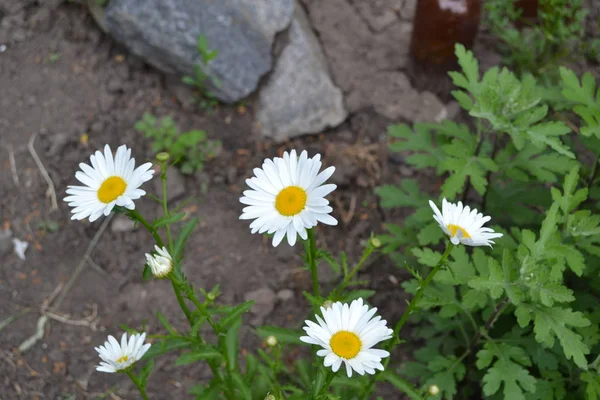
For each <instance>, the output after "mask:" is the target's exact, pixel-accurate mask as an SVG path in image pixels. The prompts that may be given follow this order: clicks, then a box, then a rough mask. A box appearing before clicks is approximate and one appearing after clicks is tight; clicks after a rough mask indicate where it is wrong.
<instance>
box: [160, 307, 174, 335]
mask: <svg viewBox="0 0 600 400" xmlns="http://www.w3.org/2000/svg"><path fill="white" fill-rule="evenodd" d="M156 318H158V320H159V321H160V323H161V324H162V325H163V326H164V327H165V329H166V330H167V331H169V333H170V334H171V335H173V336H177V335H178V333H177V331H176V330H175V328H173V325H171V324H170V323H169V321H167V318H166V317H165V316H164V315H162V314H161V313H160V312H159V311H157V312H156Z"/></svg>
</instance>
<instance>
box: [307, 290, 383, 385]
mask: <svg viewBox="0 0 600 400" xmlns="http://www.w3.org/2000/svg"><path fill="white" fill-rule="evenodd" d="M376 311H377V308H371V309H370V310H369V306H367V305H365V304H363V299H358V300H354V301H353V302H352V303H351V304H350V306H348V304H342V303H340V302H336V303H333V304H332V305H331V307H329V308H327V309H326V308H324V307H321V313H322V314H323V318H321V317H319V316H318V315H315V318H316V319H317V322H318V323H319V324H315V323H314V322H313V321H309V320H307V321H305V322H306V325H307V326H305V327H304V331H305V332H306V334H307V335H308V336H302V337H301V338H300V340H302V341H303V342H306V343H310V344H316V345H318V346H321V347H323V349H321V350H319V351H317V355H318V356H320V357H325V359H324V361H323V363H324V365H325V366H326V367H331V369H332V370H333V372H337V370H338V369H340V366H341V365H342V362H343V363H344V364H345V365H346V374H347V375H348V377H352V371H353V370H354V371H356V372H357V373H358V374H360V375H364V374H365V372H366V373H368V374H374V373H375V370H376V369H378V370H380V371H383V365H382V364H381V360H382V359H383V358H385V357H389V355H390V353H388V352H387V351H385V350H379V349H373V348H372V347H373V346H375V345H376V344H377V343H379V342H381V341H382V340H387V339H389V338H391V337H392V334H393V331H392V330H391V329H389V328H388V327H387V322H386V321H385V320H382V319H381V317H380V316H377V317H375V318H373V316H374V315H375V312H376Z"/></svg>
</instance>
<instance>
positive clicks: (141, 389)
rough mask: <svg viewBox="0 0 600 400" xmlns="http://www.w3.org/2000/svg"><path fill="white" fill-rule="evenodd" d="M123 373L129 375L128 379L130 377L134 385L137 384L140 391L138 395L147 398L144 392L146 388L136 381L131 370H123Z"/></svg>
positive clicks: (145, 399)
mask: <svg viewBox="0 0 600 400" xmlns="http://www.w3.org/2000/svg"><path fill="white" fill-rule="evenodd" d="M125 373H126V374H127V376H128V377H129V379H131V381H132V382H133V383H134V384H135V386H137V388H138V390H139V391H140V395H142V399H144V400H149V399H148V395H147V394H146V389H144V386H143V385H142V383H141V382H140V381H138V379H137V377H136V376H135V374H134V373H133V372H131V371H130V370H125Z"/></svg>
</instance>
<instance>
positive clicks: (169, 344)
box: [142, 337, 190, 360]
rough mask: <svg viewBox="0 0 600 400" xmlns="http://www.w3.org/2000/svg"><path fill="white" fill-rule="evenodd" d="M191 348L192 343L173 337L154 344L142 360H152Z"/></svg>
mask: <svg viewBox="0 0 600 400" xmlns="http://www.w3.org/2000/svg"><path fill="white" fill-rule="evenodd" d="M189 346H190V342H189V341H188V340H186V339H184V338H180V337H172V338H166V339H163V340H162V341H160V342H158V343H152V346H150V348H149V349H148V351H147V352H146V354H144V357H143V358H142V360H150V359H153V358H154V357H157V356H159V355H162V354H165V353H168V352H170V351H172V350H175V349H182V348H186V347H189Z"/></svg>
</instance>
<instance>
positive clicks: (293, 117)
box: [257, 6, 348, 142]
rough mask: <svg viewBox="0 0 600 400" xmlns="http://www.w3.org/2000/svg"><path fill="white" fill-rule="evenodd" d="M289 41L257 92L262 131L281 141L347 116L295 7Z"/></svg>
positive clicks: (305, 21)
mask: <svg viewBox="0 0 600 400" xmlns="http://www.w3.org/2000/svg"><path fill="white" fill-rule="evenodd" d="M289 36H290V42H289V44H288V45H287V47H286V48H285V49H284V50H283V52H282V53H281V56H280V57H279V59H278V60H277V64H276V65H275V68H274V70H273V72H272V74H271V76H270V77H269V80H268V81H267V83H266V85H265V86H264V87H263V88H262V89H261V91H260V94H259V105H258V112H257V119H258V122H259V123H260V127H261V131H262V134H263V135H265V136H268V137H272V138H274V139H275V140H276V141H279V142H282V141H285V140H286V139H289V138H291V137H294V136H298V135H302V134H306V133H318V132H321V131H322V130H323V129H324V128H326V127H334V126H337V125H338V124H340V123H341V122H343V121H344V120H345V119H346V116H347V115H348V114H347V112H346V110H345V109H344V104H343V96H342V92H341V90H340V89H338V88H337V87H336V86H335V85H334V84H333V82H332V81H331V78H330V77H329V73H328V71H327V61H326V60H325V57H324V55H323V53H322V51H321V47H320V45H319V42H318V40H317V38H316V37H315V35H314V33H313V32H312V28H311V26H310V24H309V22H308V19H307V17H306V15H305V13H304V11H303V10H302V8H301V7H300V6H298V7H296V11H295V12H294V19H293V21H292V25H291V28H290V32H289Z"/></svg>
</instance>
